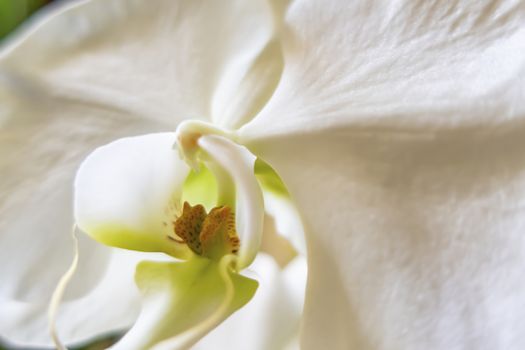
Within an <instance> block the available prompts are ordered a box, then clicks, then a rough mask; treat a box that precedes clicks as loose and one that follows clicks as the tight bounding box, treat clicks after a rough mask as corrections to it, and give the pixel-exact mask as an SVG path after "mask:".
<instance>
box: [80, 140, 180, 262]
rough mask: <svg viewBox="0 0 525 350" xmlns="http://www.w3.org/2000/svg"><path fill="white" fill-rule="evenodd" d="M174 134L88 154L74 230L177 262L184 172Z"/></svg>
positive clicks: (120, 143)
mask: <svg viewBox="0 0 525 350" xmlns="http://www.w3.org/2000/svg"><path fill="white" fill-rule="evenodd" d="M174 142H175V136H174V133H159V134H149V135H144V136H137V137H130V138H124V139H120V140H117V141H115V142H112V143H110V144H108V145H106V146H103V147H100V148H98V149H97V150H95V151H94V152H93V153H92V154H90V155H89V156H88V157H87V158H86V160H85V161H84V162H83V163H82V165H81V166H80V169H79V170H78V173H77V177H76V179H75V219H76V222H77V224H78V227H79V228H80V229H82V230H83V231H85V232H86V233H87V234H89V235H90V236H91V237H92V238H94V239H95V240H97V241H100V242H101V243H104V244H106V245H110V246H114V247H119V248H126V249H132V250H140V251H151V252H165V253H167V254H172V255H175V256H179V255H180V254H183V253H184V252H187V247H186V245H184V244H180V243H177V242H175V241H174V240H170V237H172V238H175V233H174V227H173V223H174V221H175V219H176V218H177V216H179V215H180V210H181V208H180V203H181V202H180V199H181V196H182V185H183V183H184V180H185V178H186V176H187V174H188V171H189V168H188V166H187V165H186V164H185V163H184V162H183V161H182V160H181V159H180V158H179V155H178V153H177V150H175V149H173V144H174Z"/></svg>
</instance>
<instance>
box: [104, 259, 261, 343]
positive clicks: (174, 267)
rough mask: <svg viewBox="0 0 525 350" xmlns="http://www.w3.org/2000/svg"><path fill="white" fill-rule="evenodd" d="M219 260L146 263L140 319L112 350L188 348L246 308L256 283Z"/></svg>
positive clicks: (140, 276)
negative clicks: (230, 316)
mask: <svg viewBox="0 0 525 350" xmlns="http://www.w3.org/2000/svg"><path fill="white" fill-rule="evenodd" d="M232 259H235V257H234V256H233V255H226V256H224V257H223V258H222V259H221V261H220V262H216V261H212V260H209V259H205V258H200V257H197V256H195V257H194V258H192V259H190V260H188V261H185V262H182V263H177V262H171V263H167V262H166V263H159V262H150V261H145V262H142V263H141V264H140V265H139V266H138V267H137V272H136V281H137V285H138V286H139V288H140V290H141V292H142V295H143V305H142V312H141V314H140V317H139V318H138V319H137V322H136V323H135V325H134V326H133V328H132V329H131V330H130V331H129V332H128V333H127V334H126V335H125V336H124V338H122V339H121V340H120V341H119V342H118V343H117V344H116V345H115V346H114V347H112V349H115V350H117V349H123V350H124V349H125V350H134V349H137V350H138V349H141V350H142V349H144V350H146V349H163V350H164V349H187V348H189V347H190V346H191V345H192V344H194V343H195V342H196V341H197V340H198V339H200V338H202V337H203V336H204V335H205V334H206V333H207V332H209V331H210V330H211V329H213V328H214V327H216V326H217V324H219V323H220V322H222V321H223V320H224V319H225V318H227V317H228V316H229V315H231V314H232V313H233V312H235V311H236V310H237V309H239V308H240V307H242V306H243V305H244V304H246V303H247V302H248V301H249V300H250V299H251V298H252V296H253V294H254V293H255V290H256V289H257V285H258V284H257V282H256V281H254V280H251V279H249V278H246V277H243V276H241V275H238V274H236V273H234V272H232V271H231V270H230V265H231V263H232V261H233V260H232Z"/></svg>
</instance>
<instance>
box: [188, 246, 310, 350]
mask: <svg viewBox="0 0 525 350" xmlns="http://www.w3.org/2000/svg"><path fill="white" fill-rule="evenodd" d="M243 273H245V274H247V275H248V276H252V278H254V279H257V280H258V282H259V288H258V289H257V292H256V293H255V296H254V297H253V299H252V300H250V302H249V303H248V304H246V306H244V307H243V308H242V309H240V310H239V311H237V312H236V313H235V314H233V315H232V316H231V317H229V318H228V319H227V320H225V321H224V322H223V323H222V324H221V325H219V326H218V327H217V328H216V329H214V330H213V331H211V332H210V333H209V334H208V335H206V336H205V337H204V338H203V339H201V340H200V341H199V342H198V343H197V344H195V345H194V347H193V348H194V349H195V350H201V349H202V350H222V349H231V350H244V349H246V348H247V347H249V348H250V349H252V350H267V349H285V348H286V345H288V344H289V343H290V341H291V340H293V338H295V337H296V336H297V335H298V332H299V322H300V319H301V313H302V306H303V300H304V288H305V284H306V259H305V258H304V257H297V258H296V259H295V260H293V261H292V262H291V263H290V264H289V265H288V266H287V267H286V268H285V269H284V270H280V268H279V266H278V265H277V263H276V262H275V261H274V260H273V259H272V258H271V257H270V256H268V255H265V254H259V255H257V258H255V261H254V262H253V264H252V265H251V266H250V267H249V268H248V269H247V270H245V271H244V272H243ZM248 344H249V345H248Z"/></svg>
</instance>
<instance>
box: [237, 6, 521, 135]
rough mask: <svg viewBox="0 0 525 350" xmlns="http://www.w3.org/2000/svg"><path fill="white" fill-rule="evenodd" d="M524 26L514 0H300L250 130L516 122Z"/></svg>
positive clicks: (258, 132)
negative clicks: (273, 87) (277, 74)
mask: <svg viewBox="0 0 525 350" xmlns="http://www.w3.org/2000/svg"><path fill="white" fill-rule="evenodd" d="M524 22H525V4H524V3H523V2H522V1H516V0H490V1H476V0H457V1H446V0H433V1H425V0H416V1H388V0H372V1H365V0H360V1H353V2H352V3H351V4H347V3H346V2H344V1H339V0H329V1H323V2H322V3H317V2H315V1H310V0H299V1H295V2H294V3H293V4H292V6H291V7H290V10H289V13H288V24H289V27H288V32H287V35H286V37H285V40H284V45H283V47H284V60H285V69H284V71H283V75H282V78H281V83H280V84H279V87H278V88H277V91H276V93H275V94H274V96H273V98H272V100H271V101H270V103H269V105H268V106H266V108H265V109H264V110H263V112H262V113H261V114H260V115H259V116H258V118H256V119H254V120H253V122H252V123H251V124H250V126H249V127H247V128H246V130H245V133H247V134H251V135H252V136H254V137H255V136H256V135H270V134H279V135H284V134H290V133H294V132H305V131H314V130H315V129H318V128H328V127H332V128H334V127H347V126H348V125H349V124H351V125H352V127H353V130H365V131H366V130H369V129H370V128H372V127H374V128H376V129H380V130H384V129H394V130H400V131H405V130H407V131H419V130H420V129H421V128H423V129H425V130H427V131H429V128H432V129H437V128H454V127H456V126H461V127H474V126H477V125H480V124H482V125H494V124H495V123H502V122H505V121H510V120H513V119H515V117H516V116H517V115H520V114H517V112H519V113H521V114H522V113H524V111H525V107H524V105H523V103H520V102H522V101H523V94H524V92H523V83H521V84H520V83H519V81H521V82H523V76H524V74H525V67H524V62H523V52H524V51H525V40H524V37H525V29H524V28H523V27H524V24H523V23H524ZM378 131H379V130H378Z"/></svg>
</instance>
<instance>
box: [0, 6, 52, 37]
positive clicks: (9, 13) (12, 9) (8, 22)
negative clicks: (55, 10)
mask: <svg viewBox="0 0 525 350" xmlns="http://www.w3.org/2000/svg"><path fill="white" fill-rule="evenodd" d="M48 2H49V0H0V40H1V39H2V38H4V37H5V36H7V35H8V34H9V33H10V32H11V31H13V30H14V29H15V28H16V27H17V26H18V25H19V24H21V23H22V22H23V21H24V20H25V19H26V18H28V17H29V16H31V15H32V14H33V13H34V12H35V11H36V10H38V9H39V8H40V7H42V6H44V5H45V4H46V3H48Z"/></svg>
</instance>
